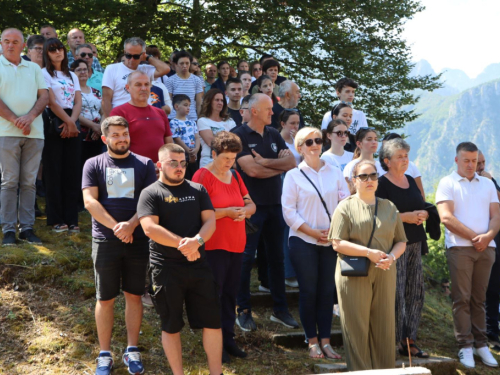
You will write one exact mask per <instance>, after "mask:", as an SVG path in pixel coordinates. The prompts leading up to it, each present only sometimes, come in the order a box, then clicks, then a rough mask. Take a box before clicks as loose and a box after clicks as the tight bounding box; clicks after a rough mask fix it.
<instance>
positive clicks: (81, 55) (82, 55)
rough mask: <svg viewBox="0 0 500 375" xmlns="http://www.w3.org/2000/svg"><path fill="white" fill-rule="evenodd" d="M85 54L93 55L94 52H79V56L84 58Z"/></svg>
mask: <svg viewBox="0 0 500 375" xmlns="http://www.w3.org/2000/svg"><path fill="white" fill-rule="evenodd" d="M85 56H88V57H94V54H93V53H92V52H88V53H85V52H82V53H80V57H83V58H85Z"/></svg>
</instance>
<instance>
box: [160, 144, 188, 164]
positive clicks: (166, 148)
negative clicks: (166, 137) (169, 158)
mask: <svg viewBox="0 0 500 375" xmlns="http://www.w3.org/2000/svg"><path fill="white" fill-rule="evenodd" d="M165 152H171V153H173V154H185V153H186V151H184V149H183V148H182V147H181V146H179V145H178V144H177V143H166V144H164V145H163V146H161V147H160V149H159V150H158V160H160V159H161V156H162V154H164V153H165Z"/></svg>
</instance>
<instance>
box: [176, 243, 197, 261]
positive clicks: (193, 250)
mask: <svg viewBox="0 0 500 375" xmlns="http://www.w3.org/2000/svg"><path fill="white" fill-rule="evenodd" d="M199 247H200V244H199V243H198V240H197V239H196V238H194V237H192V238H189V237H185V238H183V239H182V240H181V241H180V242H179V246H178V247H177V250H179V251H180V252H181V253H182V255H184V256H185V257H186V258H187V260H188V261H190V262H194V261H195V260H197V259H199V258H200V256H201V255H200V252H199V251H198V249H199Z"/></svg>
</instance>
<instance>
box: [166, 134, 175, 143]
mask: <svg viewBox="0 0 500 375" xmlns="http://www.w3.org/2000/svg"><path fill="white" fill-rule="evenodd" d="M164 142H165V144H167V143H174V139H173V138H172V136H171V135H170V136H168V137H165V138H164Z"/></svg>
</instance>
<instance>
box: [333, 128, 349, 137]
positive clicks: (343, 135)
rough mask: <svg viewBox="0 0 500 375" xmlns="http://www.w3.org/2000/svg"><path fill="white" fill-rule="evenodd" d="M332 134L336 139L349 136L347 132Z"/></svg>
mask: <svg viewBox="0 0 500 375" xmlns="http://www.w3.org/2000/svg"><path fill="white" fill-rule="evenodd" d="M333 134H337V137H348V136H349V132H348V131H345V132H343V131H340V130H339V131H338V132H333Z"/></svg>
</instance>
